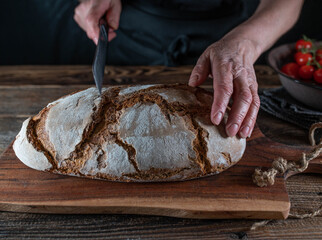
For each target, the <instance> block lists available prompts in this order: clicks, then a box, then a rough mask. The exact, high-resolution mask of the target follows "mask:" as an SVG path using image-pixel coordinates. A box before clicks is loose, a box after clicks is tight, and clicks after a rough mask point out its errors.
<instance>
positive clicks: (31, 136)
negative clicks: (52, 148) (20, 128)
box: [26, 118, 57, 171]
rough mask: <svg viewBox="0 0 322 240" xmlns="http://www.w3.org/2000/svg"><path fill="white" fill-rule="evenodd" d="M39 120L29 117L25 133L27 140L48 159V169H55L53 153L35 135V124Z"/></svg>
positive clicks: (55, 163)
mask: <svg viewBox="0 0 322 240" xmlns="http://www.w3.org/2000/svg"><path fill="white" fill-rule="evenodd" d="M39 122H40V119H38V120H34V119H33V118H32V119H30V121H29V123H28V126H27V134H26V135H27V140H28V142H30V143H31V145H32V146H33V147H34V148H35V149H36V150H37V151H38V152H42V153H43V154H44V155H45V156H46V158H47V159H48V161H49V163H50V164H51V166H52V167H51V168H50V169H49V170H51V171H54V170H56V169H57V162H56V160H55V158H54V157H53V155H52V154H51V153H50V152H49V151H48V150H47V149H46V148H45V147H44V145H43V144H42V143H41V141H40V140H39V138H38V135H37V131H36V126H37V124H38V123H39Z"/></svg>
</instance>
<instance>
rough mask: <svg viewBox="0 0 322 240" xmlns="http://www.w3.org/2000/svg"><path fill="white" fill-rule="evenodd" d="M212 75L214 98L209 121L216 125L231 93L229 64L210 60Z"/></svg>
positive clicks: (222, 114) (231, 83)
mask: <svg viewBox="0 0 322 240" xmlns="http://www.w3.org/2000/svg"><path fill="white" fill-rule="evenodd" d="M211 66H212V70H211V72H212V77H213V88H214V99H213V104H212V107H211V115H210V118H211V121H212V122H213V124H215V125H218V124H219V123H220V122H221V120H222V119H223V116H224V114H225V112H226V109H227V106H228V103H229V100H230V97H231V95H232V94H233V76H232V74H231V64H229V63H227V64H224V65H220V63H219V61H218V62H217V61H214V60H213V62H212V65H211Z"/></svg>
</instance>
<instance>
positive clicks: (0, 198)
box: [0, 127, 322, 219]
mask: <svg viewBox="0 0 322 240" xmlns="http://www.w3.org/2000/svg"><path fill="white" fill-rule="evenodd" d="M309 149H310V147H308V146H306V147H305V146H303V147H298V146H287V145H283V144H280V143H275V142H272V141H271V140H269V139H268V138H266V137H265V136H264V135H263V134H262V133H261V132H260V130H259V129H258V127H256V129H255V130H254V133H253V136H252V137H251V138H250V139H248V143H247V148H246V151H245V154H244V156H243V158H242V160H240V161H239V163H238V164H236V165H235V166H233V167H231V168H230V169H228V170H227V171H225V172H223V173H221V174H219V175H215V176H211V177H205V178H201V179H196V180H190V181H185V182H172V183H116V182H108V181H101V180H90V179H84V178H77V177H68V176H62V175H55V174H52V173H47V172H40V171H36V170H33V169H30V168H28V167H26V166H25V165H24V164H23V163H21V162H20V161H19V160H18V158H17V157H16V156H15V154H14V152H13V149H12V144H11V145H10V146H9V147H8V149H7V150H6V151H5V152H4V153H3V155H2V156H1V157H0V210H1V211H15V212H37V213H77V214H88V213H90V214H93V213H113V214H115V213H117V214H118V213H120V214H124V213H126V214H149V215H164V216H174V217H183V218H256V219H283V218H287V216H288V213H289V209H290V201H289V198H288V194H287V191H286V188H285V179H284V177H283V176H279V177H278V178H277V179H276V182H275V185H273V186H270V187H265V188H260V187H257V186H256V185H254V184H253V182H252V174H253V172H254V169H255V168H256V167H258V166H262V167H270V166H271V163H272V160H273V159H274V158H275V157H277V156H283V157H285V158H287V159H290V160H296V159H298V157H300V156H301V152H303V151H308V150H309ZM307 172H316V173H322V157H320V158H318V159H316V160H314V161H313V162H311V163H310V167H309V169H308V170H307Z"/></svg>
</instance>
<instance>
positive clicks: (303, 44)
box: [295, 39, 312, 51]
mask: <svg viewBox="0 0 322 240" xmlns="http://www.w3.org/2000/svg"><path fill="white" fill-rule="evenodd" d="M311 47H312V42H311V41H305V40H304V39H300V40H298V41H297V42H296V44H295V48H296V50H297V51H300V50H301V49H302V48H304V49H310V48H311Z"/></svg>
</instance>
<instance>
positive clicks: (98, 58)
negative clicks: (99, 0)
mask: <svg viewBox="0 0 322 240" xmlns="http://www.w3.org/2000/svg"><path fill="white" fill-rule="evenodd" d="M99 29H100V32H99V38H98V42H97V46H96V51H95V56H94V62H93V67H92V71H93V76H94V81H95V84H96V87H97V89H98V91H99V93H100V95H101V94H102V85H103V79H104V68H105V62H106V54H107V47H108V25H107V22H106V20H105V18H104V17H103V18H101V19H100V21H99Z"/></svg>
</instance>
